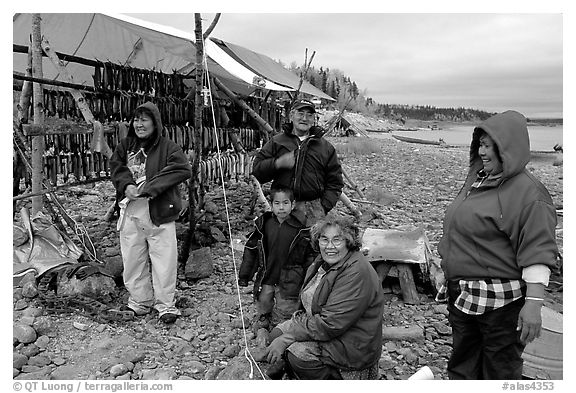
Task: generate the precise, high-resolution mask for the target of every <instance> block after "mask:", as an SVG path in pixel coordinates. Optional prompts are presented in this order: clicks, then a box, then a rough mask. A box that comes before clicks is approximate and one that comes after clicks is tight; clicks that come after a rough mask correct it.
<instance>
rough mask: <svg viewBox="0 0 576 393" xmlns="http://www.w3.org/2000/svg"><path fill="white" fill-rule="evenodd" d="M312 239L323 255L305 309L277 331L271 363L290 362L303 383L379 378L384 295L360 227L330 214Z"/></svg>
mask: <svg viewBox="0 0 576 393" xmlns="http://www.w3.org/2000/svg"><path fill="white" fill-rule="evenodd" d="M311 237H312V244H313V246H314V247H315V248H316V249H319V250H320V256H319V257H318V258H317V259H316V261H314V263H313V264H312V265H311V266H310V267H309V268H308V271H307V273H306V278H305V280H304V285H303V287H302V290H301V292H300V301H301V306H302V307H301V308H302V309H301V310H300V311H298V312H296V313H295V314H294V315H293V317H292V319H290V320H288V321H286V322H283V323H281V324H279V325H278V326H277V327H276V328H274V329H273V330H272V332H271V334H270V337H271V339H273V341H272V342H271V344H270V345H269V346H268V354H267V360H268V361H269V362H270V363H274V364H278V363H277V362H280V364H282V363H281V362H282V361H285V364H286V370H287V371H289V372H290V373H291V374H292V376H293V377H296V378H298V379H377V376H378V360H379V359H380V354H381V352H382V317H383V307H384V295H383V292H382V285H381V283H380V280H379V279H378V275H377V274H376V271H375V270H374V268H373V267H372V265H370V263H369V262H368V261H367V260H366V258H365V257H364V255H363V254H362V253H361V252H360V245H361V243H360V240H359V230H358V227H357V226H356V225H354V224H352V223H351V222H349V221H348V220H347V219H343V218H333V217H330V215H329V216H327V218H325V219H324V220H321V221H319V222H318V223H317V224H316V225H314V227H313V228H312V236H311ZM273 367H274V365H273ZM271 368H272V367H271ZM274 369H275V371H276V370H278V369H279V367H277V366H275V367H274ZM270 374H271V373H270V370H269V372H268V375H269V376H271V377H272V378H279V377H281V374H282V372H280V373H277V374H276V375H270Z"/></svg>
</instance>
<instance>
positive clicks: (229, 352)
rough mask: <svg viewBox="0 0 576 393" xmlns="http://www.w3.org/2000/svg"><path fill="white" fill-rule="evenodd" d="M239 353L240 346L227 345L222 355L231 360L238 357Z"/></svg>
mask: <svg viewBox="0 0 576 393" xmlns="http://www.w3.org/2000/svg"><path fill="white" fill-rule="evenodd" d="M239 351H240V346H239V345H238V344H233V345H229V346H228V347H226V348H225V349H224V351H222V355H224V356H227V357H229V358H233V357H234V356H236V355H238V352H239Z"/></svg>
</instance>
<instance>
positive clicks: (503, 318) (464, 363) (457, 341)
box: [448, 287, 524, 380]
mask: <svg viewBox="0 0 576 393" xmlns="http://www.w3.org/2000/svg"><path fill="white" fill-rule="evenodd" d="M455 291H457V290H455V289H454V287H452V290H450V287H449V304H448V311H449V315H448V320H449V322H450V325H451V326H452V338H453V345H452V346H453V349H452V355H451V356H450V360H449V361H448V377H449V378H450V379H475V380H478V379H486V380H501V379H522V364H523V363H522V357H521V356H522V352H523V351H524V345H523V344H522V343H521V342H520V339H519V337H520V332H519V331H516V326H517V323H518V315H519V313H520V310H521V309H522V307H523V306H524V299H519V300H516V301H514V302H512V303H509V304H507V305H505V306H503V307H500V308H497V309H495V310H492V311H489V312H486V313H484V314H482V315H469V314H466V313H464V312H462V311H460V310H458V309H457V308H456V307H454V300H455V299H456V296H457V294H456V293H454V292H455Z"/></svg>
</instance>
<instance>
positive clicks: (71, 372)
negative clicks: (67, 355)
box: [50, 364, 85, 380]
mask: <svg viewBox="0 0 576 393" xmlns="http://www.w3.org/2000/svg"><path fill="white" fill-rule="evenodd" d="M83 369H84V365H73V364H64V365H61V366H59V367H57V368H56V369H55V370H54V371H53V372H52V374H51V375H50V378H51V379H56V380H73V379H84V378H85V377H84V376H82V374H83V371H84V370H83Z"/></svg>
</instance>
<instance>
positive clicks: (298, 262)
mask: <svg viewBox="0 0 576 393" xmlns="http://www.w3.org/2000/svg"><path fill="white" fill-rule="evenodd" d="M270 219H274V216H273V214H272V212H265V213H264V214H263V215H262V216H260V217H258V218H257V219H256V220H255V226H256V228H255V229H254V231H253V232H252V233H251V234H250V236H249V237H248V240H247V241H246V245H245V246H244V255H243V257H242V265H241V266H240V272H239V274H238V276H239V278H240V279H241V280H246V281H249V280H251V279H252V278H253V277H254V274H256V278H255V279H254V292H253V293H254V299H258V296H259V295H260V292H261V290H262V284H263V282H262V281H263V279H264V278H265V277H266V269H267V263H266V258H267V255H268V252H267V250H265V247H264V231H263V228H264V224H265V222H266V220H270ZM304 222H305V218H304V215H303V214H302V213H301V212H300V211H293V212H292V213H291V214H290V216H288V217H287V218H286V221H284V223H285V224H287V225H290V226H291V227H292V228H296V229H297V230H298V231H297V234H296V236H294V237H292V238H290V237H288V236H287V237H285V238H284V239H282V240H283V241H288V242H290V246H289V249H288V254H287V255H286V258H285V260H284V261H283V263H282V266H281V268H280V279H279V282H278V288H279V290H280V294H281V295H282V297H283V298H285V299H298V294H299V293H300V288H302V283H303V282H304V275H305V273H306V269H307V268H308V266H310V264H311V263H312V262H313V260H314V258H315V256H316V253H315V252H314V251H313V250H312V246H311V244H310V229H309V228H307V227H306V226H305V225H304Z"/></svg>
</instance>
